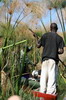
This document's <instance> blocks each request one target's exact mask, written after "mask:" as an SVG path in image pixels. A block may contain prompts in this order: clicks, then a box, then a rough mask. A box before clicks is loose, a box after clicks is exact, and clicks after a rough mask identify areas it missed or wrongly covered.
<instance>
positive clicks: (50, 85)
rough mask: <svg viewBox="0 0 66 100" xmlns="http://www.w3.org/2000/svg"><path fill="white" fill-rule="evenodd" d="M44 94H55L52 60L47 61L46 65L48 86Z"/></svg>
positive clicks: (54, 67) (54, 66)
mask: <svg viewBox="0 0 66 100" xmlns="http://www.w3.org/2000/svg"><path fill="white" fill-rule="evenodd" d="M46 93H47V94H56V64H55V61H54V60H52V59H49V63H48V84H47V92H46Z"/></svg>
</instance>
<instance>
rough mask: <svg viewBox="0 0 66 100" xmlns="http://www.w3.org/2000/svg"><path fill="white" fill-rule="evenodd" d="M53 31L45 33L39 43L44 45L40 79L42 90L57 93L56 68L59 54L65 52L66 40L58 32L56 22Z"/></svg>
mask: <svg viewBox="0 0 66 100" xmlns="http://www.w3.org/2000/svg"><path fill="white" fill-rule="evenodd" d="M50 30H51V32H47V33H45V34H44V35H43V36H42V37H41V39H40V40H39V41H38V43H37V47H38V48H40V47H41V46H42V47H43V53H42V69H41V79H40V92H42V93H47V94H56V77H57V76H56V70H57V64H58V61H59V57H58V54H62V53H63V52H64V49H63V48H64V41H63V39H62V37H60V36H59V35H58V34H57V33H56V32H57V30H58V27H57V24H56V23H51V25H50Z"/></svg>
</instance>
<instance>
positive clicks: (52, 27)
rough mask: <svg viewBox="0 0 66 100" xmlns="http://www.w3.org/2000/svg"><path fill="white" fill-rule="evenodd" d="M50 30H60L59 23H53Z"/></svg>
mask: <svg viewBox="0 0 66 100" xmlns="http://www.w3.org/2000/svg"><path fill="white" fill-rule="evenodd" d="M50 30H51V31H52V30H56V31H57V30H58V26H57V24H56V23H51V25H50Z"/></svg>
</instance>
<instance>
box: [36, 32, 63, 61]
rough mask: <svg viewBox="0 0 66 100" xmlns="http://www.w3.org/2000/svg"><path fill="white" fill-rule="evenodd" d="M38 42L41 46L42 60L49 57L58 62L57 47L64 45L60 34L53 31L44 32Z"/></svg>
mask: <svg viewBox="0 0 66 100" xmlns="http://www.w3.org/2000/svg"><path fill="white" fill-rule="evenodd" d="M38 44H40V45H41V46H42V47H43V53H42V61H44V60H46V59H49V58H51V59H54V60H55V61H56V62H58V49H59V48H63V47H64V41H63V39H62V37H61V36H59V35H58V34H57V33H55V32H48V33H45V34H44V35H43V36H42V37H41V39H40V40H39V41H38Z"/></svg>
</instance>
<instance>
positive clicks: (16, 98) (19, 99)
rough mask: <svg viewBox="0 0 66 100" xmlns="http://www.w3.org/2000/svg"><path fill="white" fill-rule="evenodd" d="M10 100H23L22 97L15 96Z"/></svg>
mask: <svg viewBox="0 0 66 100" xmlns="http://www.w3.org/2000/svg"><path fill="white" fill-rule="evenodd" d="M8 100H22V99H21V97H20V96H17V95H13V96H11V97H9V98H8Z"/></svg>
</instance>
